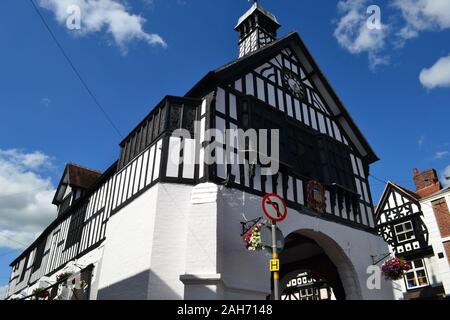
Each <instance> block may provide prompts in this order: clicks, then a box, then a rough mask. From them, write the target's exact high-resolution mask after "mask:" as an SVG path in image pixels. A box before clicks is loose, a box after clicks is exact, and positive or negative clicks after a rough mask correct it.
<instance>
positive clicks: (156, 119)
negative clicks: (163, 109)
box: [153, 112, 159, 139]
mask: <svg viewBox="0 0 450 320" xmlns="http://www.w3.org/2000/svg"><path fill="white" fill-rule="evenodd" d="M158 129H159V112H158V113H157V114H156V115H155V117H154V118H153V139H155V138H156V137H157V136H158Z"/></svg>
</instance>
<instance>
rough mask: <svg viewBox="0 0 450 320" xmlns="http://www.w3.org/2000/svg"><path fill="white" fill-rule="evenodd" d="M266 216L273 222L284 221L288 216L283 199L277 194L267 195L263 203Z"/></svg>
mask: <svg viewBox="0 0 450 320" xmlns="http://www.w3.org/2000/svg"><path fill="white" fill-rule="evenodd" d="M262 209H263V211H264V214H265V215H266V216H267V218H269V219H270V220H272V221H273V222H280V221H283V220H284V219H285V218H286V216H287V206H286V203H285V202H284V200H283V198H281V197H280V196H279V195H278V194H276V193H269V194H266V195H265V196H264V198H263V201H262Z"/></svg>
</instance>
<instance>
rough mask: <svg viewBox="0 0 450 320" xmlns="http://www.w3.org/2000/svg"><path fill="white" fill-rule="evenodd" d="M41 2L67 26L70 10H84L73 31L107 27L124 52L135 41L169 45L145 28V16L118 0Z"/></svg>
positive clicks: (85, 33) (81, 31) (91, 30)
mask: <svg viewBox="0 0 450 320" xmlns="http://www.w3.org/2000/svg"><path fill="white" fill-rule="evenodd" d="M39 4H40V5H41V6H42V7H44V8H46V9H48V10H51V11H52V12H53V13H54V14H55V16H56V19H57V20H58V22H59V23H61V24H62V25H64V26H65V25H66V21H67V19H68V17H69V16H70V14H69V13H67V9H68V8H69V7H71V6H74V5H75V6H78V7H79V8H80V12H81V20H80V22H81V23H80V26H81V29H80V30H72V31H74V32H77V34H80V35H87V34H92V33H96V32H100V31H102V30H106V31H107V32H108V33H109V34H110V35H112V37H113V39H114V41H115V43H116V44H117V45H118V46H119V47H120V48H121V49H122V50H123V51H126V45H127V44H128V43H129V42H131V41H133V40H142V41H145V42H147V43H148V44H150V45H160V46H163V47H166V42H165V41H164V40H163V39H162V38H161V37H160V36H159V35H157V34H154V33H148V32H145V31H144V24H145V22H146V19H145V18H143V17H142V16H140V15H136V14H132V13H129V12H128V8H127V7H126V6H125V5H124V4H123V3H122V2H121V1H119V0H40V1H39Z"/></svg>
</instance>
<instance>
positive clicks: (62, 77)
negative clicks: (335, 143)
mask: <svg viewBox="0 0 450 320" xmlns="http://www.w3.org/2000/svg"><path fill="white" fill-rule="evenodd" d="M36 2H37V3H39V4H40V5H41V7H40V9H41V12H42V14H43V15H44V17H45V18H46V20H47V21H48V23H49V25H50V27H51V29H52V30H53V32H54V33H55V35H56V37H57V38H58V39H59V41H60V42H61V44H62V46H63V47H64V48H65V50H66V51H67V53H68V55H69V56H70V57H71V59H72V61H73V62H74V64H75V65H76V67H77V69H78V70H79V72H80V73H81V74H82V75H83V77H84V79H85V80H86V82H87V83H88V85H89V87H90V88H91V90H92V91H93V92H94V93H95V95H96V97H97V98H98V100H99V101H100V102H101V104H102V105H103V106H104V108H105V109H106V110H107V112H108V114H109V115H110V116H111V118H112V119H113V121H114V123H115V125H116V126H117V127H118V128H119V130H120V131H121V133H122V135H124V136H125V135H126V134H127V133H128V132H129V131H130V130H131V129H132V128H133V127H134V126H135V125H136V124H137V123H138V122H139V121H140V120H141V119H142V118H143V117H144V116H145V115H146V114H147V113H148V112H149V111H150V110H151V109H152V107H153V106H154V105H155V104H156V103H157V102H158V101H160V100H161V98H162V97H163V96H164V95H166V94H171V95H184V94H185V93H186V92H187V90H189V89H190V88H191V87H192V86H193V85H194V84H195V83H196V81H198V80H199V79H200V78H201V77H202V76H203V75H204V74H206V72H207V71H209V70H211V69H215V68H217V67H218V66H221V65H223V64H225V63H226V62H228V61H231V60H233V59H235V58H236V55H237V34H236V33H235V31H234V30H233V28H234V26H235V23H236V22H237V19H238V18H239V16H240V15H242V14H243V13H244V12H245V11H246V10H247V9H248V8H249V6H250V5H249V3H248V2H247V1H245V0H234V1H229V0H215V1H211V0H195V1H194V0H133V1H130V0H128V1H126V2H125V1H119V0H101V1H100V2H101V3H103V4H104V5H105V6H104V8H106V9H104V10H103V11H99V12H100V13H101V14H100V17H101V15H102V14H104V15H105V17H103V19H104V20H101V21H100V22H98V21H95V19H93V17H97V18H98V16H95V13H96V12H93V11H95V10H93V7H89V3H90V2H92V1H91V0H72V1H69V0H67V1H66V0H58V1H56V3H58V2H59V4H55V0H43V1H38V0H36ZM61 3H63V4H65V5H70V4H82V11H81V13H82V16H81V17H82V20H81V21H82V29H81V32H80V31H74V30H68V29H67V28H66V24H65V18H66V17H65V15H66V12H65V10H62V9H65V7H61ZM261 3H262V5H263V6H265V7H266V8H267V9H269V10H270V11H271V12H273V13H274V14H275V15H276V16H277V18H278V20H279V21H280V22H281V24H282V25H283V27H282V28H281V29H280V32H279V34H280V35H284V34H286V33H288V32H290V31H293V30H297V31H299V33H300V36H301V37H302V38H303V40H304V42H305V43H306V45H307V46H308V48H309V49H310V51H311V52H312V54H313V56H314V57H315V59H316V61H317V62H318V64H319V65H320V66H321V68H322V70H323V71H324V73H325V75H326V76H327V78H328V79H329V81H330V82H331V84H332V85H333V87H334V88H335V90H336V92H337V93H338V95H339V96H340V98H341V99H342V100H343V102H344V104H345V105H346V107H347V108H348V109H349V111H350V113H351V115H352V116H353V118H354V119H355V121H356V123H357V124H358V126H359V127H360V129H361V130H362V132H363V133H364V134H365V136H366V137H367V139H368V141H369V142H370V143H371V145H372V147H373V148H374V150H375V151H376V153H377V154H378V156H379V157H380V159H381V160H380V161H379V162H378V163H376V164H374V165H373V166H372V168H371V172H372V174H373V175H375V176H377V177H379V178H382V179H386V180H387V179H389V180H392V181H395V182H398V183H400V184H403V185H405V186H407V187H410V188H413V185H412V179H411V177H412V169H413V168H414V167H418V168H419V169H421V170H423V169H427V168H431V167H433V168H436V169H437V170H438V171H439V174H440V175H444V171H445V170H446V169H447V172H448V173H447V174H448V175H450V166H449V165H450V154H449V153H448V152H449V151H450V139H449V131H448V129H447V128H448V121H449V116H450V106H449V101H450V58H447V57H449V56H450V42H449V41H448V39H449V35H450V14H449V12H450V3H449V1H436V2H435V3H434V4H432V2H431V1H429V0H420V1H419V0H417V1H416V0H408V1H403V2H398V1H394V0H393V1H390V2H386V1H370V2H369V1H366V0H348V1H329V0H319V1H306V0H302V1H299V0H281V1H280V0H277V1H273V0H266V1H261ZM387 3H389V4H387ZM371 4H375V5H379V7H380V8H381V23H382V28H381V30H372V31H371V32H367V30H365V27H364V26H363V25H365V20H366V19H367V18H368V17H369V15H368V14H367V13H366V9H367V7H368V5H371ZM83 9H86V10H88V9H89V10H91V11H87V13H86V10H85V11H84V12H83ZM94 9H95V8H94ZM446 9H448V10H446ZM96 10H97V9H96ZM107 10H116V11H115V12H120V13H121V14H123V16H122V17H123V18H124V19H125V21H127V22H129V23H127V24H125V30H124V29H123V28H124V26H123V25H122V26H120V21H115V20H114V19H112V20H111V19H110V20H108V17H109V16H107V13H108V11H107ZM97 13H98V12H97ZM83 14H84V16H83ZM83 18H84V19H86V20H88V21H87V22H86V21H83ZM127 19H128V20H127ZM144 19H145V21H144ZM102 21H103V22H102ZM105 21H109V22H105ZM108 23H109V24H108ZM120 28H122V29H120ZM0 39H1V42H2V44H3V45H2V50H0V70H1V72H0V114H1V116H0V137H1V138H0V169H4V170H3V174H2V173H0V208H3V210H2V209H0V287H1V286H2V284H6V283H7V282H8V276H9V267H8V264H9V262H10V261H11V259H12V258H14V257H15V256H16V255H17V253H18V251H15V252H11V250H12V249H18V247H20V246H21V244H19V243H17V241H19V242H20V243H28V242H29V241H31V239H32V238H33V237H34V236H35V235H36V234H37V233H39V231H40V230H41V229H42V228H43V226H45V224H46V223H47V222H48V221H49V220H50V219H52V218H54V211H53V209H52V208H51V205H49V203H48V202H49V200H50V199H51V196H52V192H53V190H54V187H55V185H56V184H57V183H58V180H59V178H60V174H61V173H62V170H63V168H64V165H65V163H66V162H75V163H79V164H81V165H84V166H87V167H90V168H94V169H98V170H104V169H106V168H107V167H108V166H109V165H110V164H111V163H112V162H113V161H114V160H115V159H116V158H117V157H118V152H119V148H118V143H119V142H120V140H121V139H120V137H119V136H118V134H117V133H116V132H115V131H114V130H113V129H112V127H111V125H110V124H109V123H108V122H107V121H106V120H105V118H104V117H103V116H102V114H101V112H100V111H99V110H98V109H97V108H96V106H95V104H94V103H93V101H92V99H91V98H90V97H89V95H88V94H87V92H86V91H85V89H84V88H83V87H82V85H81V84H80V82H79V80H78V79H77V78H76V77H75V75H74V73H73V72H72V70H71V69H70V68H69V66H68V64H67V62H66V61H65V60H64V58H63V56H62V55H61V53H60V51H59V50H58V48H57V46H56V45H55V43H54V42H53V40H52V39H51V37H50V35H49V33H48V32H47V31H46V30H45V28H44V26H43V24H42V22H41V21H40V20H39V17H38V16H37V15H36V13H35V12H34V10H33V7H32V6H31V4H30V2H29V1H28V0H21V1H17V0H3V1H1V2H0ZM0 171H1V170H0ZM5 172H6V173H5ZM19 182H20V183H19ZM371 182H372V184H371V187H372V192H373V197H374V199H375V202H376V201H378V198H379V196H380V194H381V192H382V189H383V184H382V183H380V182H378V181H374V180H372V181H371ZM36 190H38V191H36ZM37 195H39V196H37ZM25 211H26V212H27V214H26V215H24V214H23V212H25ZM2 215H3V217H2ZM36 215H38V217H37V216H36ZM30 221H31V222H30ZM11 238H13V239H15V240H16V242H14V241H13V240H11Z"/></svg>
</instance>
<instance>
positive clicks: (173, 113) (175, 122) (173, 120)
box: [169, 105, 181, 131]
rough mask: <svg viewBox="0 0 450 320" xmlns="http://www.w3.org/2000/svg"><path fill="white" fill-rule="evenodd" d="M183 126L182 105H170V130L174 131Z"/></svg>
mask: <svg viewBox="0 0 450 320" xmlns="http://www.w3.org/2000/svg"><path fill="white" fill-rule="evenodd" d="M180 127H181V106H180V105H172V106H171V107H170V128H169V129H170V131H174V130H176V129H179V128H180Z"/></svg>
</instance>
